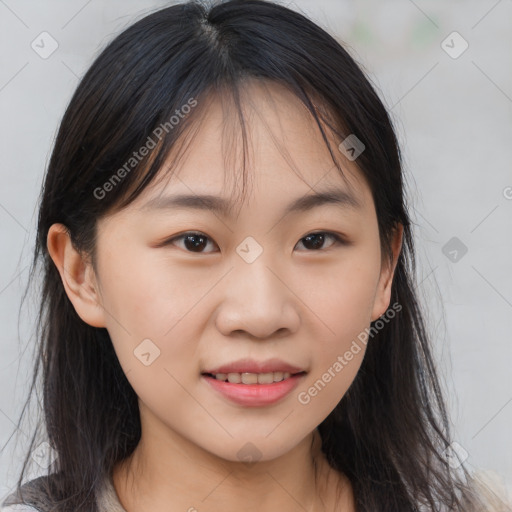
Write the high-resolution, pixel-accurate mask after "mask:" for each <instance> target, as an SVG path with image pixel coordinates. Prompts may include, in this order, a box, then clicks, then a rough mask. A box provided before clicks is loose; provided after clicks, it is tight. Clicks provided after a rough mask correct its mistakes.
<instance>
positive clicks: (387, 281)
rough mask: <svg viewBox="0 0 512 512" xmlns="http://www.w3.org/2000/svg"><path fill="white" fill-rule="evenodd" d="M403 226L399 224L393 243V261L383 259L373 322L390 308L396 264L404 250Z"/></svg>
mask: <svg viewBox="0 0 512 512" xmlns="http://www.w3.org/2000/svg"><path fill="white" fill-rule="evenodd" d="M403 228H404V227H403V225H402V224H400V223H398V224H397V227H396V228H395V231H394V234H393V239H392V241H391V249H392V251H393V261H392V262H390V261H389V259H388V258H383V262H382V265H381V272H380V279H379V284H378V285H377V291H376V294H375V301H374V304H373V311H372V317H371V321H372V322H373V321H375V320H377V319H378V318H379V317H380V316H382V315H383V314H384V313H385V312H386V310H387V309H388V307H389V303H390V301H391V285H392V284H393V276H394V273H395V268H396V264H397V262H398V257H399V256H400V251H401V250H402V236H403V231H404V229H403Z"/></svg>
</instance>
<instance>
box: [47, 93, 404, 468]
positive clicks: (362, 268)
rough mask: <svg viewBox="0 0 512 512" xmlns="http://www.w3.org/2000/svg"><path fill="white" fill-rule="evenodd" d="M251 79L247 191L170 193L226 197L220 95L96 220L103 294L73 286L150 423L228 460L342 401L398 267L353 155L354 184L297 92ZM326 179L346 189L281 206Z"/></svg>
mask: <svg viewBox="0 0 512 512" xmlns="http://www.w3.org/2000/svg"><path fill="white" fill-rule="evenodd" d="M247 90H248V97H250V98H251V100H250V101H246V102H244V109H246V110H245V111H246V118H247V119H248V123H249V128H250V131H249V140H250V141H251V155H252V158H251V162H250V163H249V172H250V174H251V178H252V179H251V182H250V185H249V187H250V188H249V190H250V193H249V195H248V197H247V198H246V199H245V200H244V201H243V202H242V203H240V204H238V207H237V208H235V209H232V210H226V211H221V209H217V208H214V205H212V204H207V203H206V202H203V203H202V204H203V206H204V207H203V208H200V207H198V204H197V201H196V203H195V207H193V205H191V204H188V205H186V204H184V203H183V202H182V203H181V204H176V203H174V204H171V203H172V201H171V200H170V199H169V198H173V197H175V196H178V195H194V196H199V195H210V196H215V197H218V198H222V199H223V200H224V201H226V202H229V201H230V200H232V199H233V196H232V195H230V194H229V192H228V193H227V191H226V187H225V176H226V174H225V173H226V172H229V171H226V169H225V167H224V163H225V159H224V155H223V152H222V148H223V144H222V130H220V129H219V126H221V124H222V122H223V110H222V107H221V105H220V104H219V103H212V105H211V106H210V107H209V108H208V110H207V111H206V114H205V116H204V117H203V118H202V119H201V126H200V129H199V132H198V133H197V136H195V138H194V139H193V141H192V143H191V145H190V147H189V148H188V151H187V155H186V157H185V158H184V159H182V160H180V167H179V168H178V169H177V170H176V171H175V172H174V174H173V175H172V176H171V177H170V178H169V179H167V180H161V181H159V182H158V183H156V182H155V184H153V186H151V187H150V188H148V189H146V190H145V191H144V193H143V194H142V195H141V196H139V197H138V198H137V199H136V201H135V202H133V203H131V204H130V205H129V206H128V207H127V208H125V209H124V210H122V211H120V212H117V213H115V214H113V215H111V216H109V217H107V218H104V219H102V220H101V221H100V223H99V226H98V240H97V256H98V257H97V274H92V271H91V269H90V267H89V268H88V269H87V272H86V274H85V280H84V281H83V283H82V284H81V286H82V288H83V287H85V285H86V284H87V283H89V285H90V290H92V293H93V294H95V295H94V299H95V301H96V303H95V304H94V305H93V302H94V301H87V300H85V299H84V294H82V293H81V292H80V290H79V289H73V287H72V286H71V287H70V286H69V285H67V287H66V290H67V292H68V295H69V296H70V298H71V299H72V301H73V304H74V306H75V308H76V309H77V312H78V313H79V314H80V316H81V317H82V319H83V320H84V321H86V322H88V323H90V324H91V325H95V326H104V327H106V328H107V330H108V332H109V334H110V337H111V339H112V343H113V345H114V348H115V351H116V353H117V356H118V358H119V361H120V364H121V366H122V368H123V370H124V372H125V373H126V376H127V378H128V380H129V381H130V383H131V385H132V387H133V389H134V390H135V392H136V393H137V395H138V397H139V403H140V409H141V418H142V422H143V428H144V426H146V427H147V428H148V429H150V428H151V429H153V431H154V432H157V431H158V432H159V433H161V434H162V435H165V433H166V432H171V433H173V434H175V435H178V436H180V437H181V438H183V439H184V440H186V441H187V442H190V443H192V444H193V445H195V446H197V447H200V448H202V449H203V450H206V451H207V452H210V453H212V454H215V455H217V456H219V457H221V458H223V459H226V460H232V461H237V460H241V459H244V458H246V457H250V458H253V459H254V458H255V457H257V458H259V459H260V460H270V459H273V458H275V457H278V456H279V455H281V454H283V453H285V452H287V451H288V450H290V449H292V448H293V447H294V446H296V445H297V444H298V443H299V442H300V441H301V440H303V439H304V438H305V437H306V436H307V435H308V434H309V433H311V432H312V431H313V430H314V429H315V428H316V427H317V426H318V425H319V424H320V423H321V422H322V421H323V420H324V419H325V418H326V416H327V415H328V414H329V413H330V412H331V411H332V410H333V409H334V407H335V406H336V404H337V403H338V402H339V400H340V399H341V398H342V397H343V395H344V394H345V392H346V391H347V389H348V388H349V386H350V384H351V383H352V381H353V379H354V377H355V375H356V373H357V371H358V369H359V367H360V365H361V362H362V359H363V356H364V352H365V347H366V345H365V344H364V343H362V342H361V341H357V340H358V339H359V340H360V339H361V338H358V336H360V335H361V333H364V331H365V329H366V328H368V327H369V325H370V322H371V321H372V320H375V319H377V318H378V317H379V316H380V315H382V314H384V313H385V311H386V309H387V308H388V306H389V298H390V295H389V294H390V287H391V277H392V271H393V270H394V264H393V265H389V266H388V265H386V264H385V263H383V264H382V265H381V262H382V255H381V251H380V242H379V232H378V227H377V218H376V213H375V208H374V204H373V200H372V196H371V193H370V189H369V188H368V187H367V185H366V183H365V181H364V180H363V178H362V175H361V174H360V171H358V169H357V167H356V165H355V164H356V162H357V161H355V162H351V161H349V160H347V159H345V158H344V157H343V155H342V154H341V153H340V155H339V158H340V161H341V162H342V166H343V169H344V171H345V176H346V178H347V179H348V180H349V182H350V183H351V185H352V187H351V188H350V189H349V187H348V186H347V183H346V182H345V181H344V179H343V177H342V176H341V175H340V173H339V171H338V170H337V169H336V167H334V166H333V162H332V159H331V157H330V154H329V152H328V150H327V148H326V146H325V144H324V142H323V140H322V138H321V134H320V132H319V130H318V128H317V126H316V123H315V122H314V120H313V119H312V118H311V117H310V116H309V114H308V113H307V111H306V110H305V109H304V108H303V107H302V106H301V105H300V104H299V101H298V100H297V99H296V98H295V97H294V96H292V95H290V94H289V93H287V92H286V91H285V90H284V89H281V88H279V87H278V86H275V85H272V86H270V85H268V84H267V85H266V88H263V87H262V86H261V85H256V84H253V85H251V86H250V87H249V88H248V89H247ZM340 142H341V141H337V140H335V139H334V138H333V139H332V143H333V147H334V148H336V147H337V146H338V144H339V143H340ZM283 148H284V149H285V150H286V152H287V153H285V155H289V157H290V158H291V160H290V158H288V159H287V158H286V157H285V156H283V152H282V151H283ZM290 162H292V164H294V165H290ZM325 191H332V196H333V197H339V198H340V199H339V200H338V201H334V200H331V201H323V202H322V201H317V203H316V204H313V203H312V202H311V203H309V206H310V207H309V208H307V209H304V208H302V209H301V208H294V209H290V211H288V212H287V208H288V207H289V206H290V205H293V204H294V203H295V202H296V201H297V200H299V199H300V200H303V203H304V200H305V199H306V198H311V196H312V195H314V194H315V193H317V194H318V193H320V192H325ZM343 193H345V194H348V195H350V196H352V199H353V201H352V203H351V202H350V201H349V200H347V198H346V197H345V200H343ZM189 203H190V201H189ZM356 203H357V204H356ZM299 206H300V203H299ZM50 240H51V238H49V246H50V245H51V243H50ZM55 253H56V251H54V254H55ZM54 259H55V260H57V259H58V257H55V258H54ZM395 262H396V259H395ZM73 290H75V291H73ZM98 304H99V305H100V306H98ZM354 342H356V343H354ZM370 343H371V341H370ZM349 353H350V354H351V356H350V355H349ZM231 363H233V364H234V366H232V367H231V368H224V369H223V368H222V366H225V365H229V364H231ZM265 363H269V364H267V365H265ZM251 364H252V366H251ZM258 365H260V366H258ZM272 365H273V366H272ZM237 370H238V371H237ZM241 372H242V373H247V374H248V375H244V376H241V375H240V373H241ZM286 372H288V374H290V375H287V374H286ZM206 373H210V374H216V373H221V374H222V373H226V374H231V375H227V376H226V378H227V379H228V382H227V383H226V382H224V381H223V380H222V375H220V376H219V377H220V379H217V378H214V377H211V376H208V375H206ZM240 379H244V381H243V382H241V383H238V382H239V380H240ZM229 381H231V382H229ZM256 381H258V382H259V383H255V382H256ZM274 381H276V382H274ZM248 443H251V444H248Z"/></svg>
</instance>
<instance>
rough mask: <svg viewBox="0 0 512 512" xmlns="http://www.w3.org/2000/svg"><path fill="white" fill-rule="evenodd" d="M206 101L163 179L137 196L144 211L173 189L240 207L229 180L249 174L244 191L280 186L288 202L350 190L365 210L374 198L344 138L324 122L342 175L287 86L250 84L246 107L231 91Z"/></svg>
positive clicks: (243, 92) (244, 90)
mask: <svg viewBox="0 0 512 512" xmlns="http://www.w3.org/2000/svg"><path fill="white" fill-rule="evenodd" d="M202 101H203V105H202V107H203V108H202V109H201V110H200V109H198V112H197V113H196V117H195V118H194V120H193V122H192V123H191V128H190V129H188V130H187V133H186V134H185V135H184V136H183V140H182V141H181V143H180V144H179V149H178V151H171V152H170V153H169V155H168V157H167V160H166V161H165V163H164V165H162V167H161V169H160V171H159V172H158V175H157V178H156V179H155V180H154V181H153V182H152V183H151V184H150V185H149V186H148V188H147V189H146V190H145V191H144V192H143V194H141V196H139V197H138V198H137V200H136V203H137V204H136V205H135V206H136V207H137V208H138V209H140V208H145V207H146V206H147V205H152V206H157V205H158V202H159V198H161V197H162V196H168V195H169V194H171V193H172V194H173V195H176V194H179V195H180V196H185V195H187V196H194V195H196V196H202V195H210V196H217V197H223V198H224V202H223V203H222V204H221V203H219V202H217V203H215V204H214V203H208V204H210V205H211V206H212V207H214V206H218V207H219V208H223V209H224V210H226V208H227V207H228V205H227V204H226V201H227V200H228V199H230V200H231V203H232V206H234V205H235V204H236V203H237V202H240V200H241V197H242V196H243V194H240V195H238V194H235V190H236V188H237V187H236V186H233V187H232V188H226V182H227V181H229V180H232V181H233V183H234V184H236V183H238V182H239V181H240V179H241V178H242V176H243V177H244V179H245V177H247V178H248V179H249V182H250V183H249V186H246V185H245V183H244V186H243V187H242V188H243V192H246V191H249V192H250V193H252V194H258V193H259V194H260V195H267V196H268V195H269V194H270V193H271V192H272V194H273V193H274V192H275V191H278V195H279V197H280V198H281V199H282V201H283V202H286V200H287V198H289V197H292V196H293V197H294V196H298V195H301V194H302V195H304V194H308V195H309V194H317V195H318V194H321V193H322V192H325V193H328V192H329V193H331V192H332V193H336V194H337V196H338V197H340V196H344V197H342V199H343V200H344V201H345V202H346V204H347V206H350V205H352V206H356V205H358V206H359V207H362V208H364V207H365V205H366V204H367V202H368V200H369V199H370V198H371V196H370V193H369V189H368V187H367V184H366V180H365V179H364V176H363V175H362V173H361V171H360V169H359V168H358V167H357V165H356V164H355V162H351V161H349V160H348V159H347V158H345V156H344V155H343V154H342V153H341V152H340V151H339V150H338V145H339V143H340V140H338V139H337V137H336V136H335V135H334V134H333V133H332V132H331V131H330V130H329V129H328V128H326V126H325V125H323V126H324V131H325V134H326V136H327V138H328V140H329V142H330V144H331V148H332V150H333V153H334V158H335V160H336V162H337V163H338V166H339V167H341V169H342V171H343V173H342V172H340V169H339V168H338V167H336V165H335V163H334V161H333V156H332V155H331V153H330V152H329V149H328V147H327V145H326V143H325V141H324V139H323V137H322V134H321V132H320V130H319V128H318V125H317V123H316V121H315V119H314V118H313V117H312V115H311V113H310V112H309V110H307V108H306V107H305V106H304V104H303V103H302V102H301V101H300V99H299V98H297V97H296V96H295V95H294V94H293V93H291V92H290V91H289V90H287V89H286V88H285V87H284V86H281V85H279V84H275V83H264V82H259V81H252V82H248V83H247V84H245V85H244V86H243V87H241V88H240V106H241V109H240V112H238V109H237V106H236V105H235V104H234V102H233V99H232V97H231V96H230V95H229V94H227V95H225V94H212V95H210V96H208V97H206V98H205V99H204V100H202ZM239 114H241V116H242V117H240V115H239ZM246 172H247V174H245V173H246ZM189 200H190V198H189ZM189 202H190V201H189ZM196 203H197V201H196ZM162 204H163V203H162V201H160V205H162ZM182 204H183V201H182ZM311 204H312V203H311Z"/></svg>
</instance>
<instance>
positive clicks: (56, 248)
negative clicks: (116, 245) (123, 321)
mask: <svg viewBox="0 0 512 512" xmlns="http://www.w3.org/2000/svg"><path fill="white" fill-rule="evenodd" d="M46 244H47V247H48V252H49V253H50V257H51V258H52V260H53V262H54V263H55V266H56V267H57V269H58V271H59V273H60V277H61V279H62V284H63V285H64V289H65V291H66V294H67V296H68V298H69V300H70V301H71V303H72V304H73V306H74V308H75V310H76V312H77V314H78V316H79V317H80V318H81V319H82V320H83V321H84V322H85V323H87V324H89V325H91V326H92V327H105V309H104V308H103V306H102V305H101V297H100V294H99V291H98V290H99V288H98V286H97V283H96V277H95V274H94V269H93V268H92V265H91V264H90V263H88V262H87V261H86V260H85V259H84V258H83V256H82V255H81V254H80V253H79V252H77V250H76V249H75V248H74V247H73V244H72V243H71V238H70V236H69V232H68V230H67V228H66V226H64V225H63V224H53V225H52V226H51V227H50V229H49V230H48V236H47V241H46Z"/></svg>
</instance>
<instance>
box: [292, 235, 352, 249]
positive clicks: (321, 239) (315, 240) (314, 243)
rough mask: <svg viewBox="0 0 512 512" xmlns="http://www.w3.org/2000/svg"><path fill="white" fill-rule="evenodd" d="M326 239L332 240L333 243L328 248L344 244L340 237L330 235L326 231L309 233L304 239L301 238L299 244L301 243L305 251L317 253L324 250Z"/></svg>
mask: <svg viewBox="0 0 512 512" xmlns="http://www.w3.org/2000/svg"><path fill="white" fill-rule="evenodd" d="M326 239H331V240H334V243H333V244H331V245H329V247H332V246H333V245H338V244H341V245H343V244H345V241H344V240H343V239H342V238H341V237H340V236H338V235H336V234H335V233H330V232H327V231H320V232H317V233H310V234H309V235H306V236H305V237H304V238H301V240H300V242H303V245H304V247H306V248H307V249H309V250H313V251H317V250H321V249H322V248H324V247H323V245H324V243H325V241H326ZM324 249H325V248H324Z"/></svg>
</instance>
